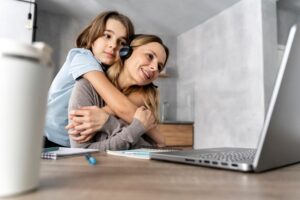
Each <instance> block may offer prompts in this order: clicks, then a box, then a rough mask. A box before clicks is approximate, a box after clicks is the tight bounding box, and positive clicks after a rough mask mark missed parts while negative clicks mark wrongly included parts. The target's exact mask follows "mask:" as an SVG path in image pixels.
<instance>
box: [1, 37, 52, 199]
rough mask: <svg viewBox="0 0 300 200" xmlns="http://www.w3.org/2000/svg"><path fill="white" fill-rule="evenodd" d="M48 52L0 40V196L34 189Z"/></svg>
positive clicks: (49, 74)
mask: <svg viewBox="0 0 300 200" xmlns="http://www.w3.org/2000/svg"><path fill="white" fill-rule="evenodd" d="M50 57H51V49H50V48H49V47H48V46H47V45H45V44H43V43H37V44H34V45H28V44H22V43H18V42H15V41H12V40H7V39H0V196H9V195H15V194H19V193H22V192H26V191H30V190H33V189H35V188H37V186H38V182H39V169H40V156H41V150H42V145H43V127H44V118H45V113H46V101H47V92H48V89H49V85H50V82H51V77H52V70H53V69H52V66H51V65H50Z"/></svg>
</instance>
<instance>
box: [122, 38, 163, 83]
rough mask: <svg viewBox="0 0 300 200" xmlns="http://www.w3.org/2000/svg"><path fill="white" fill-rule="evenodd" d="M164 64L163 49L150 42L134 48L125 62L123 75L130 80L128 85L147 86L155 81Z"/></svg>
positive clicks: (159, 45)
mask: <svg viewBox="0 0 300 200" xmlns="http://www.w3.org/2000/svg"><path fill="white" fill-rule="evenodd" d="M165 62H166V52H165V49H164V47H163V46H162V45H161V44H160V43H158V42H151V43H148V44H145V45H142V46H139V47H135V48H134V49H133V52H132V54H131V56H130V57H129V58H128V59H127V60H125V63H124V73H125V74H127V76H129V77H130V78H131V82H132V83H131V84H130V85H147V84H149V83H151V82H153V81H154V80H155V79H157V77H158V75H159V72H160V71H161V70H162V69H163V67H164V64H165Z"/></svg>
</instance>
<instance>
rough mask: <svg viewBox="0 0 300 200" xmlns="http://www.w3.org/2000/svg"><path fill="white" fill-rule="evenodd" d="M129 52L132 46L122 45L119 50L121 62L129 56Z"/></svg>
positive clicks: (130, 52)
mask: <svg viewBox="0 0 300 200" xmlns="http://www.w3.org/2000/svg"><path fill="white" fill-rule="evenodd" d="M131 54H132V47H131V46H129V45H126V46H124V47H122V48H121V49H120V51H119V55H120V58H121V60H122V61H123V62H124V60H126V59H127V58H129V57H130V56H131Z"/></svg>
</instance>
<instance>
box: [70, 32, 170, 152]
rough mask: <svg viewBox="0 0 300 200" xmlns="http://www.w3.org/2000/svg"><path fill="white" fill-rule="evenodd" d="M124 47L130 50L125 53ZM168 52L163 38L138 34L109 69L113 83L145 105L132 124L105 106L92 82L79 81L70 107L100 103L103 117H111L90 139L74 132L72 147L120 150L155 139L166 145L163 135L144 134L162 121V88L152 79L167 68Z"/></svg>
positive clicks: (130, 97)
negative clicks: (159, 115) (160, 96)
mask: <svg viewBox="0 0 300 200" xmlns="http://www.w3.org/2000/svg"><path fill="white" fill-rule="evenodd" d="M124 49H125V52H126V53H124V52H123V51H124ZM168 54H169V51H168V48H167V47H166V46H165V45H164V44H163V42H162V40H161V39H160V38H159V37H157V36H154V35H138V36H137V37H135V38H134V39H133V40H132V41H131V43H130V47H126V48H123V49H121V51H120V56H121V58H122V60H121V61H120V62H117V63H116V64H114V65H112V66H111V67H110V68H109V69H108V71H107V76H108V77H109V79H110V80H111V82H112V83H113V84H114V85H115V86H116V87H117V88H118V89H119V90H120V91H122V92H123V93H124V94H125V95H126V96H128V98H129V99H130V100H131V101H132V102H133V103H134V104H135V105H137V106H141V105H144V106H145V107H140V108H139V109H138V110H137V111H136V113H135V115H134V120H133V121H132V123H130V124H129V125H128V126H127V124H126V123H125V122H123V121H121V120H118V119H116V118H115V117H114V116H113V114H114V113H113V112H112V111H111V110H110V109H109V107H107V106H105V105H106V104H105V102H104V101H103V99H102V98H101V97H100V96H99V95H98V94H97V92H96V91H95V89H94V88H93V87H92V85H91V84H89V83H88V82H87V81H85V80H84V79H81V80H79V81H77V83H76V84H75V87H74V90H73V92H72V95H71V98H70V102H69V110H72V109H76V108H78V107H80V106H91V105H96V106H99V107H101V108H102V109H103V110H105V111H106V112H107V114H105V113H103V112H102V113H101V115H102V117H103V115H106V116H107V120H106V122H105V124H104V125H103V127H102V129H101V130H100V131H99V132H97V134H96V135H95V136H94V137H93V138H92V139H91V140H90V141H88V142H84V143H79V142H77V141H76V138H77V137H78V135H77V132H76V131H74V132H72V131H70V132H69V134H70V141H71V147H84V148H98V149H100V150H106V149H113V150H117V149H129V148H133V147H139V146H140V145H145V144H151V143H152V142H154V143H156V144H157V145H159V146H160V145H164V139H163V137H162V136H160V135H152V134H151V133H149V132H147V133H146V134H144V133H145V132H146V131H148V130H150V129H151V128H153V127H154V126H155V124H156V122H157V121H158V118H157V117H153V115H152V113H154V114H155V116H158V115H157V113H158V93H157V92H158V91H157V89H156V87H155V86H154V85H153V84H152V82H153V81H154V80H155V79H157V77H158V75H159V72H160V71H162V70H163V68H164V66H165V64H166V61H167V58H168ZM73 119H74V118H73ZM71 120H72V118H71ZM142 136H143V137H142Z"/></svg>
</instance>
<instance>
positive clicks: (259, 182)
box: [6, 153, 300, 200]
mask: <svg viewBox="0 0 300 200" xmlns="http://www.w3.org/2000/svg"><path fill="white" fill-rule="evenodd" d="M95 156H96V158H97V160H98V164H97V165H96V166H89V165H88V163H87V162H86V160H85V159H84V157H82V156H81V157H72V158H63V159H60V160H43V161H42V167H41V178H40V187H39V189H38V190H37V191H34V192H31V193H27V194H23V195H21V196H16V197H11V198H6V199H14V200H17V199H22V200H44V199H45V200H48V199H49V200H57V199H66V200H77V199H86V200H93V199H97V200H99V199H103V200H109V199H117V200H118V199H120V200H127V199H128V200H167V199H172V200H177V199H182V200H189V199H193V200H196V199H203V200H204V199H205V200H206V199H218V200H219V199H220V200H221V199H239V200H240V199H251V200H256V199H264V200H268V199H270V200H271V199H272V200H273V199H289V200H290V199H297V200H298V199H300V164H298V165H293V166H289V167H285V168H281V169H277V170H275V171H270V172H265V173H261V174H248V173H241V172H232V171H224V170H217V169H210V168H204V167H197V166H192V165H183V164H174V163H168V162H160V161H154V160H141V159H134V158H125V157H118V156H113V155H106V154H105V153H97V154H95Z"/></svg>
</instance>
